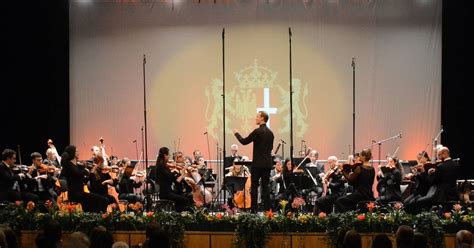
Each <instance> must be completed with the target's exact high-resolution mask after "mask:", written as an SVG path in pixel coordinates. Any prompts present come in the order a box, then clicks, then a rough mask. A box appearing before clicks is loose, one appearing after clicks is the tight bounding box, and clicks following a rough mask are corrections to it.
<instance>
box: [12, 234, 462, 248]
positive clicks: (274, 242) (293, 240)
mask: <svg viewBox="0 0 474 248" xmlns="http://www.w3.org/2000/svg"><path fill="white" fill-rule="evenodd" d="M37 234H38V232H37V231H22V232H20V235H21V236H20V237H21V239H20V242H21V243H20V245H21V247H34V239H35V238H36V235H37ZM69 235H70V233H64V234H63V241H64V240H66V239H68V237H69ZM375 235H377V233H364V234H361V238H362V247H363V248H370V247H371V244H372V240H373V237H374V236H375ZM388 235H389V238H390V240H391V241H392V244H393V246H394V247H395V236H394V235H393V234H391V233H389V234H388ZM113 236H114V239H115V241H123V242H125V243H127V244H129V245H130V246H133V245H138V244H140V243H142V242H143V241H145V232H144V231H116V232H114V233H113ZM455 239H456V238H455V235H454V234H445V235H444V243H445V247H446V248H454V247H455V241H456V240H455ZM234 241H235V233H234V232H205V231H202V232H199V231H186V232H185V233H184V242H183V246H184V247H193V248H209V247H211V248H214V247H216V248H217V247H233V245H234ZM266 247H288V248H296V247H318V248H329V247H331V245H330V242H329V239H328V236H327V235H326V234H325V233H293V232H290V233H271V234H270V235H269V236H268V241H267V244H266Z"/></svg>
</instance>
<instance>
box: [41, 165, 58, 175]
mask: <svg viewBox="0 0 474 248" xmlns="http://www.w3.org/2000/svg"><path fill="white" fill-rule="evenodd" d="M55 170H56V167H54V166H53V165H51V166H48V165H45V164H43V163H41V165H40V166H39V167H38V174H40V175H44V174H47V173H54V171H55Z"/></svg>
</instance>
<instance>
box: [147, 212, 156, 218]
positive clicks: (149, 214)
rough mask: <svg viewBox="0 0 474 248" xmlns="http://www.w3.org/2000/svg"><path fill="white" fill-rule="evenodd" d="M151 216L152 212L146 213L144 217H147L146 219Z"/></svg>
mask: <svg viewBox="0 0 474 248" xmlns="http://www.w3.org/2000/svg"><path fill="white" fill-rule="evenodd" d="M153 214H154V213H153V212H147V213H146V216H147V217H153Z"/></svg>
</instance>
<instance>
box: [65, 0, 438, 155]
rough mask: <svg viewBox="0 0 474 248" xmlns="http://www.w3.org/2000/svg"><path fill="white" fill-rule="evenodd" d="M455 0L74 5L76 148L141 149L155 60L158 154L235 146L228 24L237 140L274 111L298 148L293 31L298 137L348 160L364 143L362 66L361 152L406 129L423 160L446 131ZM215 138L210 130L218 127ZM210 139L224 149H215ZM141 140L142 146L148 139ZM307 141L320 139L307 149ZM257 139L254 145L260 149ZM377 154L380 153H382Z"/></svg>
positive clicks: (75, 1) (274, 120) (85, 151)
mask: <svg viewBox="0 0 474 248" xmlns="http://www.w3.org/2000/svg"><path fill="white" fill-rule="evenodd" d="M441 5H442V2H441V0H403V1H375V0H374V1H369V0H367V1H364V0H359V1H355V0H354V1H337V0H330V1H328V0H322V1H316V0H314V1H313V0H303V1H300V0H297V1H287V0H268V1H267V0H263V1H254V0H244V1H222V0H217V2H216V3H214V1H209V0H202V1H201V3H199V2H198V1H197V0H194V1H182V0H175V1H170V0H166V1H152V0H147V1H105V0H103V1H99V0H92V1H84V0H82V1H79V0H72V1H70V75H71V78H70V101H71V111H70V113H71V116H70V118H71V142H72V143H73V144H75V145H77V146H78V147H79V149H80V152H81V158H88V157H90V151H89V149H90V147H91V146H92V145H95V144H97V143H98V139H99V137H103V138H104V140H105V144H106V148H107V151H108V153H109V154H111V153H113V154H116V155H118V156H119V157H123V156H128V157H131V158H132V159H135V158H136V157H137V154H136V146H135V144H137V146H138V150H140V147H141V130H140V129H141V127H142V126H143V123H144V121H143V75H142V72H143V70H142V62H143V54H146V58H147V63H146V79H147V80H146V83H147V87H146V92H147V107H148V143H149V146H148V147H149V148H148V154H149V158H150V159H154V158H155V156H156V154H157V152H158V148H159V147H161V146H168V147H170V149H171V150H172V151H174V150H175V149H179V150H181V151H183V152H184V153H186V154H190V153H191V152H192V151H193V150H194V149H196V148H198V149H200V150H201V151H202V152H203V154H204V155H205V157H206V158H209V153H210V158H211V159H215V158H216V156H217V155H216V154H217V147H218V146H219V147H221V146H222V140H223V139H222V97H221V94H222V29H223V28H225V48H226V50H225V51H226V52H225V55H226V56H225V61H226V104H227V105H226V140H227V149H226V150H227V153H229V152H230V145H231V144H232V143H237V140H236V139H235V138H234V137H233V135H232V130H233V129H238V130H240V131H241V133H242V134H243V135H244V136H246V135H247V134H248V133H249V132H250V131H251V130H252V129H253V128H255V114H256V112H257V110H258V109H261V108H262V109H266V110H267V112H269V113H270V120H271V121H270V123H269V125H270V127H271V129H272V130H273V131H274V133H275V144H274V148H276V145H277V141H278V140H279V139H283V140H284V141H286V143H287V145H285V156H288V155H289V143H290V139H289V137H290V127H289V44H288V27H291V29H292V33H293V42H292V43H293V84H294V95H293V96H294V98H293V101H294V102H293V105H294V144H295V154H297V153H298V152H299V151H300V150H301V149H302V146H304V145H306V146H307V147H313V148H315V149H317V150H318V151H319V152H320V155H321V156H320V158H322V159H325V158H327V157H328V156H329V155H336V156H338V157H343V158H346V157H347V155H348V153H349V145H350V144H352V91H353V88H352V67H351V59H352V57H355V62H356V86H355V93H356V99H355V101H356V149H357V150H360V149H362V148H363V147H366V146H368V145H370V144H371V142H372V140H376V141H378V140H382V139H385V138H388V137H391V136H394V135H397V134H399V133H401V135H402V138H401V139H395V140H392V141H389V142H387V143H385V144H383V146H382V154H383V155H385V154H387V153H392V152H394V151H395V150H396V148H397V147H398V146H399V147H400V149H399V152H398V155H399V156H400V157H401V158H402V159H414V158H415V156H416V153H417V152H418V151H420V150H422V149H424V148H425V147H426V145H427V144H428V143H431V140H432V138H433V136H434V135H435V134H436V133H437V131H438V129H439V128H440V112H441V110H440V109H441ZM205 132H207V134H208V137H207V135H206V134H205ZM207 138H209V143H210V151H208V146H207ZM135 140H136V141H137V142H136V143H134V141H135ZM302 140H304V141H306V142H304V144H302V143H303V142H302ZM251 148H252V146H251V145H249V146H246V147H244V148H242V147H241V152H240V153H241V154H244V155H249V156H250V157H251V155H252V154H251ZM374 155H375V157H376V158H377V152H376V151H375V152H374Z"/></svg>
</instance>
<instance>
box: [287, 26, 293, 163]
mask: <svg viewBox="0 0 474 248" xmlns="http://www.w3.org/2000/svg"><path fill="white" fill-rule="evenodd" d="M291 36H292V33H291V27H289V28H288V38H289V39H288V42H289V62H290V161H291V163H293V149H294V146H293V64H292V58H291V57H292V54H291Z"/></svg>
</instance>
